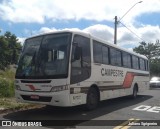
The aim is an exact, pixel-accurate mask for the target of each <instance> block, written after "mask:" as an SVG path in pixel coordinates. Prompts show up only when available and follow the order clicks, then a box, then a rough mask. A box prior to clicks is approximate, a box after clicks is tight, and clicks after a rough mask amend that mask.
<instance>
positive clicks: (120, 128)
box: [113, 118, 140, 129]
mask: <svg viewBox="0 0 160 129" xmlns="http://www.w3.org/2000/svg"><path fill="white" fill-rule="evenodd" d="M139 120H140V119H134V118H130V119H129V120H127V121H125V122H123V123H122V124H120V125H118V126H116V127H115V128H113V129H128V128H130V127H131V125H128V124H129V123H130V122H136V121H139Z"/></svg>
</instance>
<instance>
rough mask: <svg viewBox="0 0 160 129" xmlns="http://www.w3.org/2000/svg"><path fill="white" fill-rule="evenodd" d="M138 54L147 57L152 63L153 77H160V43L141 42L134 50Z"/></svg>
mask: <svg viewBox="0 0 160 129" xmlns="http://www.w3.org/2000/svg"><path fill="white" fill-rule="evenodd" d="M133 51H135V52H136V53H139V54H142V55H145V56H146V57H147V58H148V60H149V63H150V73H151V75H152V76H153V75H156V76H160V41H159V40H157V41H156V43H146V42H140V45H139V46H138V47H135V48H134V49H133Z"/></svg>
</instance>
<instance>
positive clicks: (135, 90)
mask: <svg viewBox="0 0 160 129" xmlns="http://www.w3.org/2000/svg"><path fill="white" fill-rule="evenodd" d="M137 93H138V84H137V83H135V84H134V87H133V94H132V98H133V99H136V98H137Z"/></svg>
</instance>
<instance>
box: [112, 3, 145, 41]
mask: <svg viewBox="0 0 160 129" xmlns="http://www.w3.org/2000/svg"><path fill="white" fill-rule="evenodd" d="M142 2H143V1H139V2H137V3H135V4H134V5H133V6H132V7H131V8H130V9H129V10H128V11H127V12H126V13H125V14H124V15H123V16H122V17H121V18H120V19H119V20H117V16H115V21H114V44H117V25H118V22H119V21H120V20H121V19H122V18H123V17H124V16H125V15H126V14H127V13H128V12H129V11H130V10H131V9H132V8H133V7H134V6H136V5H137V4H139V3H142Z"/></svg>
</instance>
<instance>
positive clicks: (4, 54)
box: [0, 32, 22, 70]
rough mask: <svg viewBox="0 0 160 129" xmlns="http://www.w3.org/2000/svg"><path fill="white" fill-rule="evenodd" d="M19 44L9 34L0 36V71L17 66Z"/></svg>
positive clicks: (14, 37)
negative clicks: (10, 66) (11, 65)
mask: <svg viewBox="0 0 160 129" xmlns="http://www.w3.org/2000/svg"><path fill="white" fill-rule="evenodd" d="M21 48H22V46H21V44H20V42H18V39H17V37H16V36H15V35H14V34H12V33H11V32H6V33H5V34H4V35H2V36H0V69H1V70H5V68H6V67H8V65H10V64H17V62H18V58H19V55H20V51H21Z"/></svg>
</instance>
